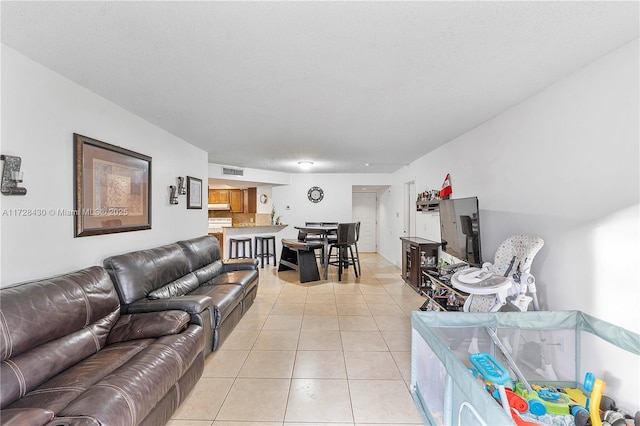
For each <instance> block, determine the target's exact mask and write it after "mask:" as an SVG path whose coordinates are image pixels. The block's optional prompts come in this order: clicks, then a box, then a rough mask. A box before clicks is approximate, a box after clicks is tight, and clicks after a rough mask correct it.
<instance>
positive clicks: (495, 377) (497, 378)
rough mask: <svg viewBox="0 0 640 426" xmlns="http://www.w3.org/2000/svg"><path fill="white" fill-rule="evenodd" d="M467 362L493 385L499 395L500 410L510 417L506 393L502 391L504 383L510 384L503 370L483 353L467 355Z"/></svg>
mask: <svg viewBox="0 0 640 426" xmlns="http://www.w3.org/2000/svg"><path fill="white" fill-rule="evenodd" d="M469 361H470V362H471V364H473V366H474V367H475V368H476V369H477V370H478V372H479V373H480V374H482V377H484V378H485V380H488V381H490V382H492V383H493V384H495V386H496V388H497V389H498V393H499V394H500V402H501V403H502V408H504V411H506V412H507V414H508V415H509V416H511V408H510V407H509V400H508V399H507V393H506V391H505V389H504V385H505V384H506V383H511V377H509V373H508V372H507V370H505V368H504V367H503V366H502V365H501V364H500V363H499V362H498V361H496V360H495V359H494V358H493V357H492V356H491V355H489V354H488V353H485V352H479V353H477V354H471V355H469Z"/></svg>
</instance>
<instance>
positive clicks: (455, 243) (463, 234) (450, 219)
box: [440, 197, 482, 266]
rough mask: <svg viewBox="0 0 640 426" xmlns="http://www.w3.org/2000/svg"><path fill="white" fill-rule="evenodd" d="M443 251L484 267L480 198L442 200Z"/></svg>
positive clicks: (473, 264) (441, 234) (441, 233)
mask: <svg viewBox="0 0 640 426" xmlns="http://www.w3.org/2000/svg"><path fill="white" fill-rule="evenodd" d="M440 236H441V238H440V239H441V240H442V251H444V252H445V253H447V254H449V255H451V256H453V257H455V258H457V259H459V260H461V261H463V262H466V263H468V264H470V265H472V266H481V265H482V253H481V252H480V246H481V244H480V214H479V210H478V198H477V197H468V198H458V199H452V200H440Z"/></svg>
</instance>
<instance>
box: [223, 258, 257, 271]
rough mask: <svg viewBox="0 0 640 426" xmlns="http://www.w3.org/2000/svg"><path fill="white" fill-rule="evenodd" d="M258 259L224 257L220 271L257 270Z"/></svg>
mask: <svg viewBox="0 0 640 426" xmlns="http://www.w3.org/2000/svg"><path fill="white" fill-rule="evenodd" d="M258 263H259V262H258V259H225V260H223V261H222V272H233V271H250V270H256V271H257V270H258Z"/></svg>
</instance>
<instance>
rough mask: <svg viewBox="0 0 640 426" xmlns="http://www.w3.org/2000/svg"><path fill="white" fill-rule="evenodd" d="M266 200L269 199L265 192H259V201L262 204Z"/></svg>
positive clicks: (265, 202)
mask: <svg viewBox="0 0 640 426" xmlns="http://www.w3.org/2000/svg"><path fill="white" fill-rule="evenodd" d="M267 201H269V197H267V194H260V202H261V203H262V204H267Z"/></svg>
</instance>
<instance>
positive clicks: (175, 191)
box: [169, 176, 187, 204]
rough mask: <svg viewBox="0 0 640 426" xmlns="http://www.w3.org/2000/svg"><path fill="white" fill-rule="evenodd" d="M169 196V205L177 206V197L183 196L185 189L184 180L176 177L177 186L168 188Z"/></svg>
mask: <svg viewBox="0 0 640 426" xmlns="http://www.w3.org/2000/svg"><path fill="white" fill-rule="evenodd" d="M169 189H170V190H171V195H169V204H178V195H185V194H186V193H187V188H186V187H185V186H184V178H183V177H182V176H178V186H177V187H176V186H174V185H171V186H170V187H169Z"/></svg>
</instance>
